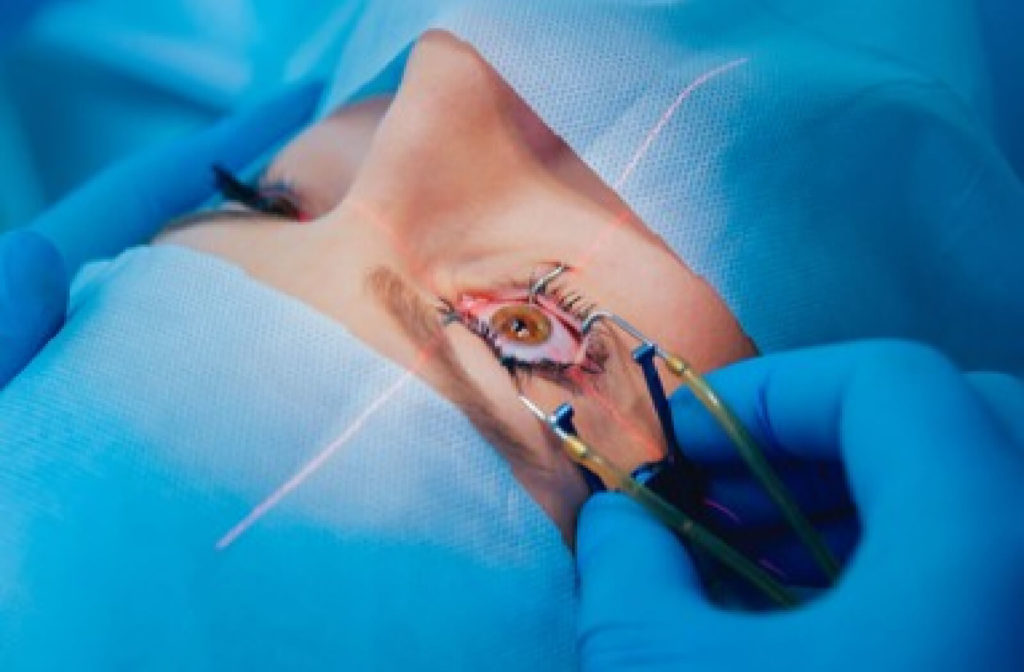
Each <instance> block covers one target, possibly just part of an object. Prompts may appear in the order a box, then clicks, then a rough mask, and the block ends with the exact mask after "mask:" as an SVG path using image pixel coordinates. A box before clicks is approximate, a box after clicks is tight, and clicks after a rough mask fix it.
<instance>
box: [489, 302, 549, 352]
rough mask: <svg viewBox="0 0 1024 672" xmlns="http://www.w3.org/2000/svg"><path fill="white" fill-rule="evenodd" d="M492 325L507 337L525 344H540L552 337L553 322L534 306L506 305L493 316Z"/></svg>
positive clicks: (496, 330) (497, 331)
mask: <svg viewBox="0 0 1024 672" xmlns="http://www.w3.org/2000/svg"><path fill="white" fill-rule="evenodd" d="M491 327H492V328H493V329H494V331H495V332H496V333H499V334H502V335H503V336H504V337H505V338H508V339H510V340H514V341H516V342H518V343H522V344H525V345H540V344H542V343H545V342H547V340H548V339H549V338H550V337H551V322H550V320H548V318H547V316H546V315H545V314H544V313H543V312H541V311H540V310H539V309H537V308H535V307H533V306H525V305H520V304H515V305H510V306H505V307H503V308H501V309H499V310H498V311H497V312H496V313H495V314H494V315H493V316H492V317H491Z"/></svg>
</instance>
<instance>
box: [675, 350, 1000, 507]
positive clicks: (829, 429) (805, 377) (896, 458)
mask: <svg viewBox="0 0 1024 672" xmlns="http://www.w3.org/2000/svg"><path fill="white" fill-rule="evenodd" d="M709 379H710V382H711V384H712V386H713V387H714V388H715V389H716V390H717V391H718V392H719V394H720V395H721V396H722V398H723V399H724V400H725V401H726V403H727V404H729V405H730V406H731V407H732V409H733V410H734V411H735V412H736V414H737V415H738V416H739V419H740V421H741V422H743V423H744V424H745V425H746V427H747V428H748V429H750V431H751V432H752V433H753V434H754V436H755V438H756V439H757V440H758V441H759V442H760V443H761V445H762V446H765V447H766V449H768V450H769V451H774V452H775V453H776V454H778V455H783V456H789V457H796V458H805V459H815V460H830V459H832V460H835V459H840V458H842V459H843V460H844V462H845V463H846V466H847V473H848V474H849V480H850V484H851V490H852V492H853V494H854V496H855V497H856V498H857V499H858V501H861V502H863V501H867V500H870V499H872V497H873V496H874V495H875V494H877V492H878V490H879V488H881V487H883V484H884V487H886V488H890V489H899V487H900V484H901V483H905V482H906V481H907V480H913V479H920V478H921V477H922V476H923V475H924V474H926V473H927V474H928V475H929V476H930V477H931V478H933V479H936V478H938V477H940V476H941V477H942V478H943V479H944V482H943V483H941V484H940V483H938V482H935V483H931V484H930V486H929V490H930V491H932V492H938V491H941V489H942V488H944V487H945V488H949V489H947V490H946V492H951V491H954V490H955V488H954V487H952V486H953V481H955V480H956V479H955V475H956V469H957V468H958V467H960V466H962V467H964V468H969V464H970V460H971V458H973V457H974V454H972V452H971V451H972V450H976V449H977V446H978V444H979V441H980V442H981V443H983V444H984V443H992V442H994V441H996V437H995V435H994V432H993V428H994V425H993V423H992V422H991V421H990V419H989V418H988V417H987V413H986V411H985V410H984V408H983V406H982V405H981V404H980V403H979V401H978V398H977V395H976V394H975V393H974V392H973V390H971V389H970V388H969V387H968V385H967V384H966V382H965V381H964V377H963V376H962V374H960V373H959V372H958V371H956V369H954V368H953V367H952V366H951V365H950V364H949V363H948V361H947V360H945V359H944V358H943V357H942V356H940V355H939V354H937V353H936V352H934V351H932V350H930V349H928V348H925V347H923V346H919V345H914V344H910V343H903V342H895V341H876V342H864V343H857V344H850V345H842V346H829V347H824V348H814V349H809V350H804V351H799V352H791V353H783V354H779V355H771V356H768V357H764V358H760V359H755V360H750V361H747V362H742V363H740V364H736V365H733V366H730V367H728V368H726V369H723V370H721V371H718V372H715V373H714V374H712V375H711V376H710V377H709ZM672 410H673V419H674V422H675V427H676V431H677V432H678V433H679V434H680V436H685V437H686V446H687V450H688V453H689V454H691V455H693V456H695V459H697V461H698V462H699V461H701V459H703V458H710V459H721V457H716V456H717V455H720V454H721V453H723V452H725V451H730V450H732V448H731V446H730V445H729V443H728V441H727V440H726V439H725V437H724V435H723V434H722V433H721V431H720V429H719V428H718V427H716V426H715V425H714V424H712V423H710V422H709V421H708V419H707V418H706V417H705V416H706V414H705V413H703V409H701V408H699V407H698V405H697V404H696V403H695V402H694V401H693V400H692V398H690V397H689V396H688V395H686V394H680V393H678V392H677V393H676V394H675V395H673V398H672Z"/></svg>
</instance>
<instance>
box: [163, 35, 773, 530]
mask: <svg viewBox="0 0 1024 672" xmlns="http://www.w3.org/2000/svg"><path fill="white" fill-rule="evenodd" d="M267 179H268V180H269V181H270V182H273V181H276V180H284V181H287V182H289V183H291V184H292V185H294V188H295V191H296V193H297V196H298V198H299V200H300V201H301V205H302V206H303V209H304V210H305V211H306V212H308V213H309V214H310V215H312V216H313V217H314V219H313V221H311V222H309V223H304V224H296V223H294V222H287V221H283V220H280V219H268V218H265V217H245V216H243V217H239V218H236V219H233V220H231V221H227V222H218V223H210V224H199V225H194V226H190V227H187V228H178V229H173V230H171V231H169V232H166V233H165V234H164V235H162V236H161V237H160V238H159V239H158V240H157V241H156V242H157V243H158V244H176V245H183V246H187V247H190V248H193V249H196V250H199V251H202V252H205V253H208V254H213V255H217V256H220V257H223V258H225V259H227V260H229V261H231V262H233V263H235V264H237V265H239V266H241V267H242V268H243V269H245V270H246V271H247V272H248V273H249V274H250V275H251V276H252V277H253V278H254V279H255V280H257V281H260V282H263V283H266V284H267V285H270V286H272V287H274V288H277V289H278V290H280V291H282V292H285V293H287V294H289V295H291V296H293V297H295V298H296V299H298V300H300V301H303V302H305V303H307V304H309V305H310V306H312V307H313V308H315V309H317V310H319V311H321V312H323V313H324V314H326V315H328V316H330V317H331V318H333V319H335V320H337V321H338V322H339V323H340V324H341V325H343V326H344V327H345V328H346V329H347V330H349V331H350V332H351V333H352V334H353V335H354V336H356V337H358V338H360V339H362V340H363V341H365V342H366V343H367V344H369V345H370V346H371V347H373V348H375V349H376V350H377V351H379V352H380V353H381V354H382V355H384V356H386V357H389V358H391V359H392V360H394V361H396V362H398V363H399V364H401V365H403V366H406V367H408V368H411V369H413V370H415V371H416V373H417V374H418V375H420V376H421V377H422V378H423V379H425V380H426V381H427V382H429V383H430V384H431V385H432V386H433V387H434V388H435V389H437V390H438V392H439V393H441V394H443V395H445V396H446V397H448V398H449V399H451V400H452V401H453V402H454V403H456V404H458V405H459V406H460V407H462V408H463V410H465V411H466V412H467V414H468V415H469V417H470V418H471V419H472V420H473V421H474V423H475V424H476V425H477V426H478V428H480V429H481V431H482V432H484V434H485V435H486V436H487V437H488V438H489V439H490V440H491V442H492V443H493V444H494V445H495V447H496V449H498V450H499V451H501V452H502V454H503V455H504V456H505V457H506V458H507V459H508V460H509V462H510V464H511V465H512V468H513V471H514V473H515V474H516V476H517V478H518V479H519V480H520V482H521V483H522V484H523V485H524V486H525V487H526V488H527V490H528V491H529V492H530V493H531V495H532V496H533V497H534V498H535V499H536V501H537V502H538V503H539V504H540V505H541V506H542V507H543V508H544V510H545V511H546V512H547V513H548V515H549V516H550V517H551V518H552V520H553V521H554V522H555V524H556V525H558V527H559V528H560V529H561V531H562V533H563V535H564V536H565V538H566V540H567V541H568V542H569V543H570V544H571V539H572V535H573V530H574V528H575V516H576V511H577V510H578V508H579V506H580V504H581V503H582V501H583V499H584V498H585V495H586V491H585V488H584V486H583V483H582V479H581V478H580V476H579V474H578V472H577V471H576V469H575V467H574V466H573V465H572V464H571V463H570V462H569V461H568V460H567V459H566V458H565V457H564V455H563V454H562V453H561V452H560V451H559V450H558V446H557V444H556V443H554V442H553V440H552V438H551V436H550V435H549V433H548V432H547V430H546V429H545V428H543V427H542V426H540V424H539V423H538V422H537V421H536V419H534V418H533V417H532V416H531V415H529V414H528V412H527V411H526V410H525V409H524V408H523V407H522V405H521V404H520V402H519V401H518V399H517V397H516V394H517V384H516V382H515V381H514V380H513V379H512V378H511V377H510V376H509V374H508V372H507V371H506V370H505V369H504V368H503V367H502V366H501V365H500V364H499V362H498V361H497V359H496V358H495V356H494V354H493V352H492V350H491V348H490V347H489V346H488V345H487V344H486V343H485V342H484V341H483V340H482V339H481V338H480V337H479V336H477V335H475V334H473V333H472V332H470V331H469V330H468V329H467V328H465V327H464V326H463V325H462V324H459V323H454V324H450V325H448V326H442V322H441V320H440V314H439V313H438V312H437V311H436V307H437V306H439V305H440V304H441V301H440V300H441V299H443V300H446V301H449V302H458V301H459V300H460V298H461V297H464V296H466V295H467V294H469V295H472V296H475V297H483V298H484V299H485V301H489V300H492V299H493V298H495V296H496V295H498V294H501V293H502V292H504V291H507V290H505V289H503V288H504V287H505V285H506V283H508V282H509V281H510V280H514V281H519V282H524V281H527V280H528V279H529V278H530V276H531V275H533V276H538V275H540V274H542V273H543V272H545V271H547V270H549V269H551V268H552V267H553V264H554V263H555V262H563V263H566V264H568V265H570V266H571V267H572V271H571V272H569V273H567V274H565V275H564V276H562V277H561V278H560V279H559V281H558V282H559V283H561V285H564V286H565V287H571V289H572V290H573V291H576V292H578V293H580V294H582V295H583V296H585V297H586V299H587V300H588V301H589V302H592V303H595V304H597V305H598V306H601V307H602V308H605V309H609V310H612V311H614V312H616V313H618V314H620V315H622V316H624V317H625V318H626V319H628V320H629V321H631V322H632V323H633V324H635V325H637V326H638V327H639V328H640V329H642V330H643V331H645V332H646V333H647V335H648V336H649V337H651V338H653V339H655V340H656V341H658V342H659V343H660V344H661V345H663V346H664V347H666V348H668V349H670V350H672V351H674V352H677V353H682V354H684V355H685V356H686V357H687V358H688V359H689V360H690V361H691V362H692V363H693V364H694V365H695V366H696V367H697V368H698V369H705V370H706V369H711V368H716V367H719V366H721V365H724V364H726V363H729V362H732V361H735V360H737V359H741V358H744V357H748V356H750V355H752V354H754V348H753V346H752V345H751V343H750V341H749V339H747V338H746V337H745V336H744V334H743V333H742V331H741V329H740V328H739V326H738V324H737V323H736V321H735V319H734V318H733V317H732V315H731V314H730V313H729V311H728V309H727V308H726V306H725V305H724V304H723V302H722V301H721V299H720V298H719V297H718V296H717V294H716V293H715V292H714V290H713V289H712V288H711V287H710V286H708V284H707V283H705V282H704V281H703V280H702V279H701V278H699V277H697V276H695V275H694V274H693V273H692V272H691V271H690V270H689V269H687V267H686V266H685V265H684V264H683V263H682V262H681V261H680V259H679V258H678V257H677V256H676V255H675V254H674V253H673V252H672V251H671V250H669V249H668V247H667V246H666V245H665V244H664V243H663V242H662V241H661V240H660V239H658V238H657V237H656V236H654V235H653V234H652V233H651V232H650V231H649V230H648V229H647V228H646V227H645V226H644V225H643V223H642V222H640V221H639V220H638V219H637V218H636V217H635V216H634V215H633V214H632V213H630V211H629V210H628V208H627V207H626V206H625V205H624V204H623V203H622V202H621V201H620V200H619V199H618V197H617V196H616V194H615V193H614V192H613V191H612V190H611V189H609V188H608V187H607V186H606V185H605V184H604V183H603V182H602V181H601V180H600V179H599V178H598V177H597V176H596V175H595V174H594V173H593V172H591V171H590V170H589V169H588V168H587V167H586V166H585V165H584V164H583V163H582V162H581V161H580V160H579V159H578V158H577V157H576V156H575V155H574V154H573V153H572V151H571V150H570V149H569V148H568V147H567V146H566V145H565V144H564V143H563V142H562V141H561V140H560V139H559V138H558V137H557V136H555V135H554V134H553V133H552V132H551V131H550V130H548V129H547V128H546V127H545V126H544V125H543V123H542V122H541V121H540V120H539V119H537V117H536V116H535V115H534V114H533V113H532V112H531V111H530V110H529V108H528V107H527V106H526V105H525V104H524V103H523V102H522V101H521V100H520V99H519V98H518V97H517V96H516V95H515V93H514V92H513V91H512V90H511V89H510V88H509V87H508V86H507V85H506V84H505V83H504V82H503V81H502V80H501V78H500V77H499V76H498V75H497V74H496V73H495V72H494V71H493V70H492V69H491V68H490V67H489V66H488V65H487V64H486V62H484V61H483V60H482V59H481V58H480V57H479V56H478V55H477V54H476V53H475V51H473V50H472V48H470V47H469V46H467V45H466V44H464V43H462V42H460V41H458V40H457V39H456V38H454V37H453V36H451V35H450V34H447V33H442V32H431V33H427V34H426V35H424V36H423V37H422V38H421V39H420V41H419V42H418V43H417V46H416V48H415V49H414V50H413V53H412V55H411V57H410V60H409V64H408V67H407V70H406V73H405V78H404V80H403V84H402V86H401V88H400V90H399V91H398V93H397V94H396V95H395V97H394V99H393V100H391V99H377V100H372V101H369V102H365V103H362V104H359V105H356V106H353V107H348V108H345V109H343V110H341V111H339V112H337V113H335V114H334V115H333V116H331V117H329V118H328V119H326V120H324V121H322V122H320V123H318V124H317V125H315V126H313V127H312V128H310V129H308V130H307V131H305V132H304V133H303V134H301V135H300V136H299V137H297V138H296V139H295V140H294V141H293V142H292V143H291V144H289V145H288V146H287V147H286V148H285V149H284V150H283V151H282V152H281V153H280V154H279V155H278V156H277V157H276V158H275V160H274V162H273V165H272V166H271V167H270V170H269V171H268V174H267ZM520 291H521V290H520ZM396 304H402V305H405V306H410V305H412V306H415V307H416V310H414V311H412V312H414V313H416V314H417V315H418V318H412V319H402V320H398V319H396V318H395V316H394V315H393V312H394V308H395V305H396ZM599 338H600V344H601V347H602V349H603V350H605V351H606V352H607V354H608V358H607V363H606V365H605V370H604V372H603V373H598V374H580V375H577V376H575V382H567V381H564V380H563V381H561V382H556V381H553V380H549V379H547V378H546V377H544V376H540V375H534V376H530V377H528V378H525V377H524V378H520V379H519V380H520V384H521V387H522V390H523V391H524V392H526V393H527V394H528V395H529V396H530V397H531V398H533V399H534V400H535V401H537V402H538V403H539V404H540V405H541V406H542V407H543V408H545V409H548V410H551V409H554V408H555V407H556V406H557V405H558V404H559V403H560V402H562V401H571V402H572V403H573V404H574V406H575V407H576V409H577V415H576V425H577V428H578V429H579V431H580V434H581V436H583V437H591V438H592V439H593V441H592V442H593V443H594V444H595V445H596V446H598V447H600V449H601V450H602V452H604V453H605V454H606V455H607V456H608V457H610V458H612V459H613V460H614V461H616V462H618V463H619V464H620V465H622V466H627V467H633V466H636V465H638V464H640V463H641V462H644V461H647V460H652V459H657V458H658V457H660V456H661V451H662V450H663V446H662V440H661V439H660V438H659V430H658V427H657V424H656V420H655V417H654V414H653V412H652V411H651V409H650V401H649V399H648V397H647V395H646V393H645V392H644V390H643V387H642V380H641V378H640V376H639V375H638V373H637V371H636V369H635V367H634V366H633V365H632V364H631V363H629V350H630V348H632V347H633V346H634V345H635V343H634V342H632V341H631V340H630V339H628V338H626V337H624V336H622V335H620V334H616V333H613V332H610V331H609V332H606V333H604V334H603V335H602V336H600V337H599ZM663 379H664V380H665V382H666V386H667V388H668V389H669V390H671V389H673V386H672V385H671V384H669V383H670V382H671V381H670V379H668V378H666V377H664V376H663ZM610 409H615V410H614V412H612V411H611V410H610ZM596 437H600V440H598V439H597V438H596Z"/></svg>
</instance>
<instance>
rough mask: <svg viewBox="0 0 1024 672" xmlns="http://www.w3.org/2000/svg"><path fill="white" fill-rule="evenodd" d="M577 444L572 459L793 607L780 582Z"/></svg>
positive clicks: (695, 543) (792, 600) (693, 542)
mask: <svg viewBox="0 0 1024 672" xmlns="http://www.w3.org/2000/svg"><path fill="white" fill-rule="evenodd" d="M574 438H575V437H574ZM578 444H579V445H577V446H573V448H574V449H577V450H576V457H575V458H574V459H577V461H580V462H582V463H583V464H585V466H587V468H589V469H591V470H592V471H594V472H595V473H597V474H598V475H599V476H603V477H604V478H605V479H606V481H607V482H608V483H609V484H614V487H616V488H617V489H618V490H621V491H623V492H625V493H626V494H629V495H631V496H632V497H633V498H634V499H635V500H637V501H638V502H639V503H640V504H641V505H642V506H643V507H644V508H645V509H647V510H648V511H649V512H650V513H651V514H653V515H654V516H655V517H656V518H658V519H659V520H660V521H661V522H662V523H664V524H665V525H667V526H668V527H670V528H671V529H673V530H675V531H676V532H678V533H679V534H680V535H682V537H683V538H684V539H685V540H687V541H689V542H690V543H692V544H693V545H694V546H695V547H697V548H699V549H702V550H704V551H705V552H707V553H708V554H709V555H710V556H711V557H713V558H715V559H717V560H718V561H720V562H721V563H722V564H723V565H725V566H726V567H729V568H730V569H732V570H733V571H734V572H736V573H737V574H739V575H740V576H741V577H743V578H744V579H746V580H747V581H749V582H750V583H751V585H753V586H754V587H755V588H758V589H759V590H761V591H762V592H763V593H764V594H765V595H766V596H767V597H768V598H769V599H771V600H772V601H774V602H776V603H777V604H779V605H781V606H783V607H792V606H795V605H796V604H797V602H796V599H795V598H794V597H793V595H792V594H791V593H790V592H789V591H788V590H786V588H785V587H784V586H783V585H782V584H781V583H779V582H778V581H776V580H775V579H774V578H773V577H772V576H771V575H770V574H768V573H767V572H766V571H764V570H763V569H761V568H760V567H759V566H757V565H756V564H755V563H753V562H751V561H750V560H748V559H747V558H746V557H745V556H744V555H743V554H742V553H740V552H739V551H737V550H736V549H734V548H733V547H732V546H730V545H729V544H727V543H726V542H725V541H723V540H722V539H720V538H719V537H717V536H715V535H714V534H712V533H711V532H710V531H709V530H707V529H706V528H704V527H702V526H701V525H700V524H698V523H697V522H695V521H694V520H693V519H692V518H690V517H689V516H687V515H686V514H684V513H683V512H681V511H679V510H678V509H677V508H675V507H674V506H672V505H671V504H669V503H668V502H666V501H665V500H664V499H662V498H661V497H659V496H658V495H657V494H656V493H655V492H654V491H652V490H651V489H650V488H648V487H646V486H644V485H641V484H640V483H638V482H637V481H635V480H634V479H633V478H632V477H631V476H629V475H628V474H626V473H625V472H624V471H622V470H620V469H619V468H618V467H615V466H614V465H612V464H611V463H610V462H608V461H607V460H605V459H604V458H602V457H601V456H599V455H597V454H596V453H594V452H593V451H592V450H588V449H586V446H585V444H582V442H578Z"/></svg>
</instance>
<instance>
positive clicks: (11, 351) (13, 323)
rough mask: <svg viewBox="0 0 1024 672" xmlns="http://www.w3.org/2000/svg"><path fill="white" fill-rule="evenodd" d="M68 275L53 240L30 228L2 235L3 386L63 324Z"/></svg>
mask: <svg viewBox="0 0 1024 672" xmlns="http://www.w3.org/2000/svg"><path fill="white" fill-rule="evenodd" d="M67 303H68V277H67V273H66V272H65V270H64V262H63V260H62V259H61V258H60V254H59V253H58V252H57V249H56V248H55V247H54V246H53V243H51V242H50V241H49V240H47V239H46V238H44V237H43V236H42V235H40V234H39V233H37V232H35V231H31V230H26V229H22V230H17V231H10V232H8V233H5V234H3V235H2V236H0V389H2V388H3V386H4V385H5V384H6V383H7V381H9V380H10V379H11V378H13V377H14V376H15V374H17V373H18V372H19V371H21V369H22V367H24V365H25V363H26V362H28V361H29V360H30V359H32V357H33V356H34V355H35V354H36V352H37V351H38V350H39V348H40V347H41V346H42V344H43V343H45V342H46V341H48V340H49V339H50V338H51V337H52V336H53V335H54V334H55V333H56V332H57V330H58V329H59V328H60V325H61V324H62V323H63V322H64V312H65V309H66V307H67Z"/></svg>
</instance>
